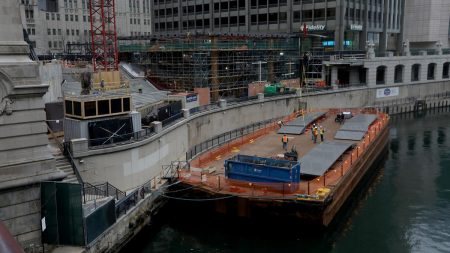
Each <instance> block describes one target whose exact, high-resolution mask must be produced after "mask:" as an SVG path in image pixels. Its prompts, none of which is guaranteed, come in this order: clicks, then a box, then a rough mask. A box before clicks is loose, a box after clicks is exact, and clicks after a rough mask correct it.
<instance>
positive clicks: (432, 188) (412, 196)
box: [122, 108, 450, 253]
mask: <svg viewBox="0 0 450 253" xmlns="http://www.w3.org/2000/svg"><path fill="white" fill-rule="evenodd" d="M388 149H389V152H388V155H387V156H386V158H385V159H384V160H385V161H384V162H382V164H381V165H380V166H379V168H377V169H375V170H374V171H375V174H374V176H373V177H372V179H371V180H370V181H369V182H368V186H367V187H364V189H363V191H362V192H361V194H359V195H358V196H355V197H354V200H353V202H352V205H351V206H348V207H347V209H348V210H347V212H345V213H344V214H342V215H340V217H338V219H337V220H336V225H335V226H333V227H332V228H330V229H328V230H327V231H326V232H325V233H319V234H316V233H314V234H313V233H311V232H310V229H309V228H308V227H307V226H302V225H294V224H292V225H290V224H283V225H274V224H270V225H269V224H267V223H266V222H264V221H258V222H252V221H242V220H236V219H232V218H227V217H223V216H219V215H217V214H213V213H211V212H205V211H204V209H202V208H199V207H198V206H197V207H196V205H195V204H189V203H185V202H180V201H175V202H176V203H174V202H173V201H172V203H170V205H169V206H168V208H166V209H165V210H164V211H163V213H164V215H159V216H156V218H155V220H157V222H156V224H154V225H155V226H152V228H151V229H150V228H149V229H145V230H143V231H142V232H141V233H140V234H139V235H138V236H137V237H136V238H135V239H134V240H132V241H131V242H130V243H129V244H128V245H127V247H126V248H124V249H123V250H122V252H142V253H143V252H217V253H228V252H258V253H259V252H276V253H281V252H342V253H350V252H362V253H369V252H396V253H402V252H427V253H428V252H450V110H449V109H448V108H446V109H440V110H437V109H436V110H433V111H429V112H426V113H422V114H420V115H415V114H404V115H399V116H393V117H392V120H391V129H390V143H389V146H388Z"/></svg>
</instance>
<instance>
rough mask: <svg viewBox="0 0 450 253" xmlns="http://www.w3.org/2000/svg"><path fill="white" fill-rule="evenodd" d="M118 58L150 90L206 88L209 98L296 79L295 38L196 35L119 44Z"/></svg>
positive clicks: (137, 40) (237, 94) (242, 92)
mask: <svg viewBox="0 0 450 253" xmlns="http://www.w3.org/2000/svg"><path fill="white" fill-rule="evenodd" d="M119 52H120V54H121V58H122V59H128V60H129V61H131V62H134V63H138V64H141V65H143V66H145V69H146V74H147V77H148V79H149V80H150V81H151V82H152V83H154V84H155V85H156V86H159V87H164V88H166V89H170V90H175V91H192V90H194V88H197V87H203V88H204V87H209V88H210V89H211V97H212V99H213V100H216V99H218V98H220V97H229V96H245V95H247V89H248V84H249V83H252V82H255V81H258V80H262V81H267V82H270V83H273V82H279V81H281V80H286V79H298V78H299V72H300V71H299V70H300V65H299V64H300V61H299V59H300V57H299V55H300V54H299V39H298V37H297V38H295V37H237V36H235V37H231V36H196V37H189V36H186V37H181V38H158V39H153V40H152V39H140V40H139V39H137V38H133V39H129V40H119Z"/></svg>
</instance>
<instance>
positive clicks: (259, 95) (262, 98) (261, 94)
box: [258, 93, 264, 101]
mask: <svg viewBox="0 0 450 253" xmlns="http://www.w3.org/2000/svg"><path fill="white" fill-rule="evenodd" d="M258 101H264V93H258Z"/></svg>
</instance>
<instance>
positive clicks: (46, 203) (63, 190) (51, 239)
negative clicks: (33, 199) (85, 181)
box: [41, 182, 85, 246]
mask: <svg viewBox="0 0 450 253" xmlns="http://www.w3.org/2000/svg"><path fill="white" fill-rule="evenodd" d="M41 211H42V214H41V215H42V218H44V217H45V223H46V229H45V231H44V232H43V238H42V239H43V241H44V242H45V243H48V244H53V245H58V244H60V245H74V246H84V245H85V240H84V223H83V211H82V204H81V185H80V184H71V183H62V182H42V183H41Z"/></svg>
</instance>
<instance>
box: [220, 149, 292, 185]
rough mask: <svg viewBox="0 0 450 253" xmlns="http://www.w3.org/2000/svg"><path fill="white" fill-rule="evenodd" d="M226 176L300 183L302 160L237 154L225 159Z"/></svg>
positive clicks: (249, 180)
mask: <svg viewBox="0 0 450 253" xmlns="http://www.w3.org/2000/svg"><path fill="white" fill-rule="evenodd" d="M225 176H226V177H227V178H230V179H236V180H241V181H247V182H264V183H299V182H300V162H297V161H288V160H277V159H271V158H265V157H257V156H247V155H236V156H234V157H232V158H230V159H228V160H225Z"/></svg>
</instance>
